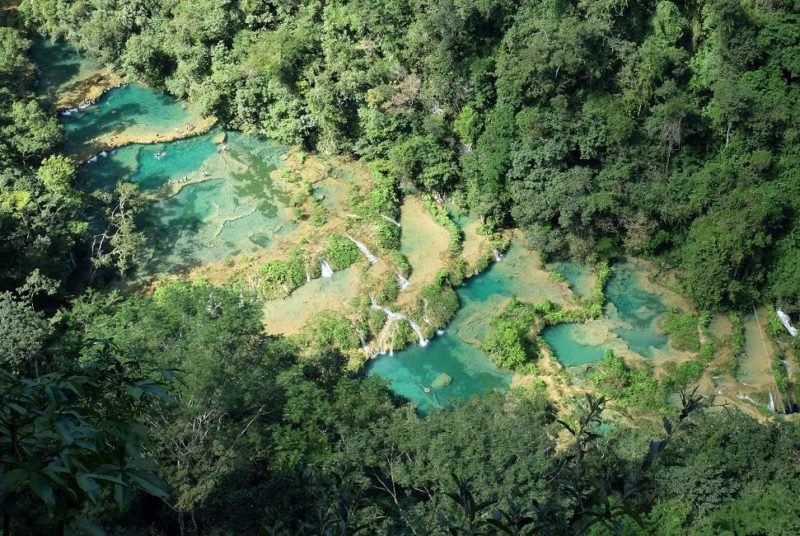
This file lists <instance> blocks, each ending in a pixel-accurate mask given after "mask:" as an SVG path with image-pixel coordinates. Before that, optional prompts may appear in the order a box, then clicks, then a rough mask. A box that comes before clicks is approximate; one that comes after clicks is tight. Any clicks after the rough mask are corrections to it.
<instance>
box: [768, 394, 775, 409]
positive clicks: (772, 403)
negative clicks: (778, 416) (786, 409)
mask: <svg viewBox="0 0 800 536" xmlns="http://www.w3.org/2000/svg"><path fill="white" fill-rule="evenodd" d="M767 409H768V410H770V411H771V412H772V413H775V399H773V398H772V391H770V392H769V404H767Z"/></svg>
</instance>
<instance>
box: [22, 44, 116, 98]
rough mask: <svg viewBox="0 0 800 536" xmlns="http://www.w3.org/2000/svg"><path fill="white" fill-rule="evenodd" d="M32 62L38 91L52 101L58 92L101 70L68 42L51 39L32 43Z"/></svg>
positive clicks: (94, 61) (98, 64)
mask: <svg viewBox="0 0 800 536" xmlns="http://www.w3.org/2000/svg"><path fill="white" fill-rule="evenodd" d="M31 60H32V61H33V62H34V63H35V64H36V66H37V67H38V69H39V91H40V92H42V93H43V94H45V95H47V96H48V97H50V98H53V99H55V97H56V95H57V94H58V93H61V92H63V91H65V90H67V89H69V88H70V87H71V86H73V85H75V84H77V83H78V82H81V81H84V80H86V79H88V78H90V77H91V76H93V75H96V74H97V73H98V72H99V71H100V70H101V69H102V67H103V66H102V65H101V64H100V62H98V61H97V60H95V59H93V58H91V57H89V56H86V55H84V54H81V53H80V52H78V50H76V49H75V48H74V47H72V46H70V45H68V44H67V43H63V42H59V41H53V40H50V39H36V40H35V41H34V43H33V47H31Z"/></svg>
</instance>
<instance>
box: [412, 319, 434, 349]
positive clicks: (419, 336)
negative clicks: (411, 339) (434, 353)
mask: <svg viewBox="0 0 800 536" xmlns="http://www.w3.org/2000/svg"><path fill="white" fill-rule="evenodd" d="M406 320H407V321H408V323H409V325H410V326H411V329H413V330H414V333H416V334H417V339H418V340H419V345H420V346H422V347H423V348H425V347H426V346H428V343H429V342H430V341H429V340H428V339H426V338H425V334H424V333H422V328H420V327H419V325H417V323H416V322H414V321H413V320H411V319H410V318H406Z"/></svg>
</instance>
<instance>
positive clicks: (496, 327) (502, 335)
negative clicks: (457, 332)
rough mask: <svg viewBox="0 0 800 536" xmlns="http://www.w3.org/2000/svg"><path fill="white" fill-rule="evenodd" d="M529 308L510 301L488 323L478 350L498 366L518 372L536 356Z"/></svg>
mask: <svg viewBox="0 0 800 536" xmlns="http://www.w3.org/2000/svg"><path fill="white" fill-rule="evenodd" d="M534 321H535V312H534V310H533V308H531V307H529V306H527V305H525V304H523V303H520V302H519V301H517V300H516V299H512V300H511V301H510V302H509V303H508V304H507V305H506V307H505V309H504V310H503V311H502V312H501V313H500V314H499V315H497V316H496V317H494V318H492V320H491V322H490V323H489V329H488V330H487V331H486V335H485V336H484V339H483V341H482V342H481V348H483V350H484V351H485V352H486V353H487V354H489V357H491V358H492V361H494V363H495V365H497V366H498V367H502V368H506V369H510V370H517V369H522V368H523V367H525V365H527V364H528V363H529V362H530V361H532V360H533V359H535V358H536V357H537V356H538V349H537V345H536V340H535V339H534V333H535V330H534V329H533V328H534Z"/></svg>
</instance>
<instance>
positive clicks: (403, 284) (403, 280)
mask: <svg viewBox="0 0 800 536" xmlns="http://www.w3.org/2000/svg"><path fill="white" fill-rule="evenodd" d="M397 280H398V281H399V282H400V289H401V290H405V289H407V288H408V285H410V284H411V283H409V281H408V279H406V278H405V277H403V274H401V273H400V272H397Z"/></svg>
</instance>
